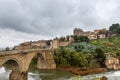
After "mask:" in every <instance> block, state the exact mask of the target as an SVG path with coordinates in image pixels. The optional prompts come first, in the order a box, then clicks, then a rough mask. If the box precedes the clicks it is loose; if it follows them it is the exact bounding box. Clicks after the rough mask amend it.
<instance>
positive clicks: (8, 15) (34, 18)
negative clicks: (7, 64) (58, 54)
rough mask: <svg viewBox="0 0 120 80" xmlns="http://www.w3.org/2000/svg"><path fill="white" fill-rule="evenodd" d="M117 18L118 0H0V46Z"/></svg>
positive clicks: (104, 24)
mask: <svg viewBox="0 0 120 80" xmlns="http://www.w3.org/2000/svg"><path fill="white" fill-rule="evenodd" d="M119 22H120V0H0V48H3V47H7V46H9V47H11V46H14V45H17V44H19V43H21V42H25V41H30V40H39V39H50V38H53V37H55V36H64V35H69V34H72V30H73V29H74V28H75V27H79V28H82V29H83V30H85V31H88V30H94V29H100V28H104V27H105V28H108V27H109V26H110V25H111V24H112V23H119Z"/></svg>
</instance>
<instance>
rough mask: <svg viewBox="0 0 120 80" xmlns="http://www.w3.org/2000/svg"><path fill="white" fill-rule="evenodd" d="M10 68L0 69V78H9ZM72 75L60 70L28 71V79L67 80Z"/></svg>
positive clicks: (3, 79) (4, 79)
mask: <svg viewBox="0 0 120 80" xmlns="http://www.w3.org/2000/svg"><path fill="white" fill-rule="evenodd" d="M10 73H11V70H5V68H4V67H2V68H1V69H0V80H9V74H10ZM73 76H74V75H73V74H71V73H69V72H65V71H60V70H40V71H37V70H34V71H32V72H29V73H28V80H68V79H70V78H71V77H73Z"/></svg>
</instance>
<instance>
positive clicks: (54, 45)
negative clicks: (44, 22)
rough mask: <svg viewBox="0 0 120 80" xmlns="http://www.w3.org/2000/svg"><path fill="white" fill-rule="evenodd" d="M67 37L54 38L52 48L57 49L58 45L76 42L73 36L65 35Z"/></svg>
mask: <svg viewBox="0 0 120 80" xmlns="http://www.w3.org/2000/svg"><path fill="white" fill-rule="evenodd" d="M64 38H65V39H62V40H60V39H53V40H52V42H51V48H52V49H57V48H58V47H65V46H69V45H70V44H71V43H73V42H74V39H73V38H72V37H70V36H69V37H68V39H67V37H64Z"/></svg>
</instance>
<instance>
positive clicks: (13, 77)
mask: <svg viewBox="0 0 120 80" xmlns="http://www.w3.org/2000/svg"><path fill="white" fill-rule="evenodd" d="M9 80H28V74H27V73H26V72H25V73H20V72H19V71H12V72H11V73H10V76H9Z"/></svg>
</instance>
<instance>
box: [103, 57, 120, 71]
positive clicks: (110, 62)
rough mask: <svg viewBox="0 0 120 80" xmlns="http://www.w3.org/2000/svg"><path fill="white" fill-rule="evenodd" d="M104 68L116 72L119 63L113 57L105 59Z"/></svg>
mask: <svg viewBox="0 0 120 80" xmlns="http://www.w3.org/2000/svg"><path fill="white" fill-rule="evenodd" d="M105 64H106V67H107V68H108V69H113V70H118V69H120V61H119V59H118V58H115V57H107V58H106V60H105Z"/></svg>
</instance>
